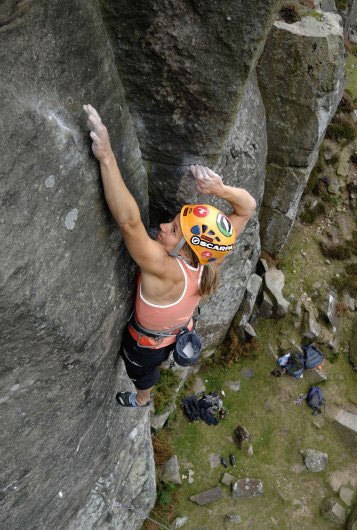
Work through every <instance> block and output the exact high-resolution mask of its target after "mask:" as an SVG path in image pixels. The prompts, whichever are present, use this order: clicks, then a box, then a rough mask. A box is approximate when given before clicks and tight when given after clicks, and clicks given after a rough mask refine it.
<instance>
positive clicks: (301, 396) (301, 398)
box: [294, 394, 307, 405]
mask: <svg viewBox="0 0 357 530" xmlns="http://www.w3.org/2000/svg"><path fill="white" fill-rule="evenodd" d="M306 397H307V394H299V395H298V397H297V398H296V399H294V405H300V404H301V403H302V402H303V401H304V400H305V399H306Z"/></svg>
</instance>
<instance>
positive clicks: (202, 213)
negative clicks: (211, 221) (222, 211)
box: [193, 205, 209, 217]
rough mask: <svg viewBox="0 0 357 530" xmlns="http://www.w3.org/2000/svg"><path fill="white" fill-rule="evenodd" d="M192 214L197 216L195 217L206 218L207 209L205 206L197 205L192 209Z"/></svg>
mask: <svg viewBox="0 0 357 530" xmlns="http://www.w3.org/2000/svg"><path fill="white" fill-rule="evenodd" d="M193 213H194V214H195V215H197V217H207V215H208V214H209V209H208V208H207V207H206V206H202V205H198V206H195V208H194V209H193Z"/></svg>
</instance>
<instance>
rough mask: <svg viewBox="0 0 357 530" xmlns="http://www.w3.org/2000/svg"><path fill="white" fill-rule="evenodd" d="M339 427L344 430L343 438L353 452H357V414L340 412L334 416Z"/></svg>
mask: <svg viewBox="0 0 357 530" xmlns="http://www.w3.org/2000/svg"><path fill="white" fill-rule="evenodd" d="M334 420H335V421H336V423H337V425H338V426H339V427H341V428H342V429H343V438H344V441H345V442H346V443H348V444H349V445H350V447H351V449H352V450H354V451H357V414H353V413H351V412H347V411H346V410H338V411H337V413H336V414H335V415H334Z"/></svg>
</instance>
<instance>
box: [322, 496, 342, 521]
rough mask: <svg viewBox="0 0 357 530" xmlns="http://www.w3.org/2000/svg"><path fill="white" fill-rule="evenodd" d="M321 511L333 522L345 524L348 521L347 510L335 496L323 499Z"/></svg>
mask: <svg viewBox="0 0 357 530" xmlns="http://www.w3.org/2000/svg"><path fill="white" fill-rule="evenodd" d="M321 513H322V515H323V516H324V517H325V518H326V519H328V521H331V523H335V524H337V525H340V526H343V525H344V524H345V522H346V510H345V509H344V508H343V507H342V506H341V504H340V503H339V502H337V501H336V500H335V499H333V498H332V499H325V500H324V501H323V503H322V506H321Z"/></svg>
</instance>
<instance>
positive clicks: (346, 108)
mask: <svg viewBox="0 0 357 530" xmlns="http://www.w3.org/2000/svg"><path fill="white" fill-rule="evenodd" d="M353 109H354V104H353V100H352V97H351V96H350V95H349V94H348V92H347V91H346V90H345V91H344V93H343V96H342V98H341V101H340V103H339V105H338V111H340V112H352V111H353Z"/></svg>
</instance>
